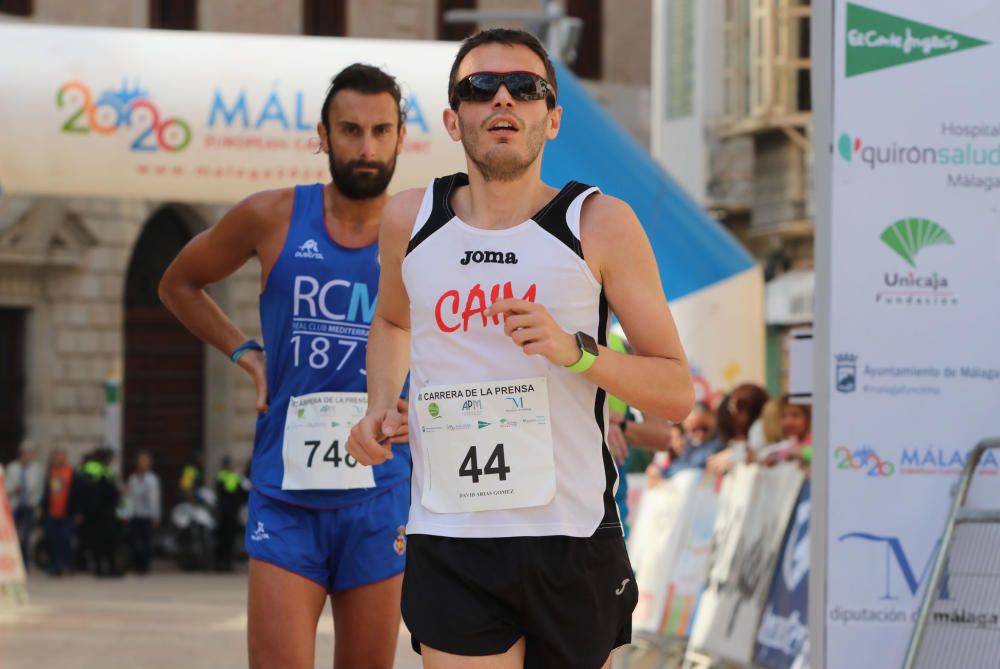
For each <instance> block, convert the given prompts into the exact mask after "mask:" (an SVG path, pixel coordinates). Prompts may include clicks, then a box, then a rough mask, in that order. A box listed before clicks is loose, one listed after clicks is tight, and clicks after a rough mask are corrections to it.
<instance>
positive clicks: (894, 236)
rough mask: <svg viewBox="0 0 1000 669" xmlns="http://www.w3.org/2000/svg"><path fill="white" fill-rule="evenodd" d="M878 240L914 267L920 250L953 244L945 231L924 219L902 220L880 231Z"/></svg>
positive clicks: (953, 241)
mask: <svg viewBox="0 0 1000 669" xmlns="http://www.w3.org/2000/svg"><path fill="white" fill-rule="evenodd" d="M880 239H881V240H882V241H883V242H885V245H886V246H888V247H889V248H890V249H892V250H893V251H895V252H896V253H897V254H899V257H900V258H902V259H903V260H905V261H906V262H907V263H909V264H910V266H911V267H916V266H917V262H916V258H917V254H918V253H920V251H921V249H924V248H926V247H928V246H935V245H938V244H954V243H955V240H954V239H952V237H951V235H950V234H949V233H948V231H947V230H945V229H944V228H942V227H941V226H940V225H938V224H937V223H935V222H934V221H930V220H927V219H926V218H904V219H902V220H899V221H896V222H895V223H893V224H892V225H890V226H889V227H888V228H886V229H885V230H883V231H882V235H881V237H880Z"/></svg>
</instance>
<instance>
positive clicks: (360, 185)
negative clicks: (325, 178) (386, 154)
mask: <svg viewBox="0 0 1000 669" xmlns="http://www.w3.org/2000/svg"><path fill="white" fill-rule="evenodd" d="M327 148H331V147H330V146H329V145H327ZM327 155H328V156H329V161H330V176H331V177H333V183H334V185H335V186H336V187H337V190H339V191H340V193H341V194H342V195H343V196H344V197H346V198H349V199H351V200H369V199H371V198H373V197H378V196H379V195H381V194H382V193H384V192H385V189H386V188H388V187H389V182H390V181H392V175H393V173H394V172H395V171H396V157H395V156H393V157H392V161H391V162H388V163H381V162H378V161H375V160H371V161H369V160H348V161H345V162H340V161H339V160H337V159H336V157H335V156H334V155H333V150H332V148H331V150H330V152H329V153H328V154H327ZM361 167H366V168H372V169H374V170H375V171H374V172H360V171H358V168H361Z"/></svg>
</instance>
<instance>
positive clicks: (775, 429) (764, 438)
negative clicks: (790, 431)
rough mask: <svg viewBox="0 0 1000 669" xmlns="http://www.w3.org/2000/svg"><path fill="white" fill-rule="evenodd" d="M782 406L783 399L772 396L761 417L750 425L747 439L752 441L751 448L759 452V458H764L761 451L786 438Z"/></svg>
mask: <svg viewBox="0 0 1000 669" xmlns="http://www.w3.org/2000/svg"><path fill="white" fill-rule="evenodd" d="M781 406H782V403H781V399H779V398H776V397H772V398H771V399H769V400H768V401H767V402H765V403H764V408H763V409H761V412H760V418H758V419H757V420H756V421H754V424H753V425H751V426H750V433H749V434H748V435H747V441H748V442H749V443H750V448H752V449H753V450H754V451H755V452H758V456H757V459H758V460H759V459H762V458H763V456H762V455H760V454H759V451H761V450H762V449H764V448H765V447H767V446H769V445H771V444H774V443H776V442H779V441H781V440H782V439H784V433H783V432H782V428H781Z"/></svg>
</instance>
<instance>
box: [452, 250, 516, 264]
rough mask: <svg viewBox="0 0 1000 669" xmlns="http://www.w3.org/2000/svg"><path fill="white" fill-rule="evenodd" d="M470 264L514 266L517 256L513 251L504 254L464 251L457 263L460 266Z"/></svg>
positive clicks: (498, 252) (500, 252)
mask: <svg viewBox="0 0 1000 669" xmlns="http://www.w3.org/2000/svg"><path fill="white" fill-rule="evenodd" d="M470 262H475V263H480V262H491V263H499V264H501V265H516V264H517V254H515V253H514V252H513V251H508V252H507V253H504V252H503V251H466V252H465V257H464V258H462V259H461V260H459V261H458V263H459V264H460V265H468V264H469V263H470Z"/></svg>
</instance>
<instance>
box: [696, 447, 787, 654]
mask: <svg viewBox="0 0 1000 669" xmlns="http://www.w3.org/2000/svg"><path fill="white" fill-rule="evenodd" d="M802 480H803V477H802V472H801V471H800V469H799V468H798V466H797V465H795V464H790V463H789V464H784V465H779V466H777V467H772V468H768V469H764V468H761V467H759V466H758V465H739V466H737V467H736V468H734V469H733V470H732V471H731V472H730V473H729V474H728V475H727V476H726V479H725V481H724V482H723V486H722V494H721V496H720V499H719V514H718V517H717V519H716V524H715V539H714V547H713V552H712V556H711V559H710V562H711V566H710V568H709V571H708V585H707V587H706V589H705V592H704V594H703V595H702V597H701V601H700V602H699V604H698V612H697V614H696V616H695V620H694V625H693V626H692V628H691V639H690V642H689V644H688V647H689V648H690V649H691V650H693V651H696V652H699V653H704V654H707V655H710V656H712V657H715V658H719V659H723V660H727V661H730V662H741V663H745V664H748V663H749V662H750V661H751V660H752V658H753V649H754V642H755V640H756V638H757V625H758V622H759V621H760V617H761V614H762V613H763V610H764V599H765V597H766V596H767V592H768V589H769V588H770V585H771V575H772V573H773V571H774V565H775V562H776V561H777V557H778V551H779V550H780V549H781V539H782V537H783V536H784V533H785V527H786V526H787V523H788V519H789V517H790V515H791V512H792V508H793V506H794V505H795V500H796V498H797V497H798V494H799V490H800V488H801V486H802Z"/></svg>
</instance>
